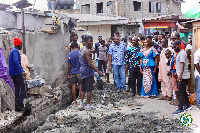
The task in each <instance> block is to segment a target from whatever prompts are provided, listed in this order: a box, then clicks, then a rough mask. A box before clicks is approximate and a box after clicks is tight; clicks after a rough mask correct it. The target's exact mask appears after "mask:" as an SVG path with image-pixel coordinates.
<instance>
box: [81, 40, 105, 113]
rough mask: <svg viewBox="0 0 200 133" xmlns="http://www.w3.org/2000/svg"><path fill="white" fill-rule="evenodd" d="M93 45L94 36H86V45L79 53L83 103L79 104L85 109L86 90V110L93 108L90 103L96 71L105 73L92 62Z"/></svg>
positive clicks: (100, 73)
mask: <svg viewBox="0 0 200 133" xmlns="http://www.w3.org/2000/svg"><path fill="white" fill-rule="evenodd" d="M92 47H93V37H92V36H87V37H86V45H85V46H83V47H82V48H81V50H80V53H79V60H80V63H81V68H80V72H81V91H82V95H81V103H80V106H79V109H80V110H83V99H84V97H85V92H86V91H87V106H86V110H92V109H93V108H92V107H91V105H90V101H91V97H92V90H93V83H94V72H93V70H94V71H96V72H97V73H98V74H99V76H103V73H102V72H100V71H99V70H98V69H97V68H96V67H95V65H94V64H93V62H92V56H91V52H90V51H91V49H92Z"/></svg>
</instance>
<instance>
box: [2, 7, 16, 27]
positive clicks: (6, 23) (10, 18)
mask: <svg viewBox="0 0 200 133" xmlns="http://www.w3.org/2000/svg"><path fill="white" fill-rule="evenodd" d="M0 16H1V17H0V27H3V28H16V27H17V17H16V15H14V13H12V12H6V11H0Z"/></svg>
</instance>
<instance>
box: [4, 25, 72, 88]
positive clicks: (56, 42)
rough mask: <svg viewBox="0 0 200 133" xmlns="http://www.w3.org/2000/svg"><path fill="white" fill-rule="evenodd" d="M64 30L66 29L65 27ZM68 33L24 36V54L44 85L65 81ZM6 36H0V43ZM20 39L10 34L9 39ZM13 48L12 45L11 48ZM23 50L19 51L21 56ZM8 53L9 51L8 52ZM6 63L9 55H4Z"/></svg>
mask: <svg viewBox="0 0 200 133" xmlns="http://www.w3.org/2000/svg"><path fill="white" fill-rule="evenodd" d="M65 29H68V27H66V28H65ZM69 36H70V33H69V32H67V31H66V30H65V32H64V34H63V33H62V32H61V30H60V29H58V31H57V33H56V34H48V33H30V34H26V54H27V57H28V59H29V63H30V64H34V65H35V68H36V71H37V73H38V74H39V75H40V76H41V77H42V78H44V79H45V82H46V84H49V85H50V84H53V83H55V81H58V80H62V81H63V80H66V77H67V76H66V75H67V74H66V73H67V55H68V53H69V51H66V49H65V47H66V45H67V44H69V39H68V38H69ZM6 37H7V35H0V43H3V40H4V39H5V38H6ZM15 37H19V38H22V37H21V34H11V39H12V40H13V39H14V38H15ZM12 47H14V45H13V46H12ZM22 51H23V50H20V54H22ZM9 52H10V51H9ZM4 56H5V58H6V60H7V62H9V61H8V59H9V53H8V52H6V54H4Z"/></svg>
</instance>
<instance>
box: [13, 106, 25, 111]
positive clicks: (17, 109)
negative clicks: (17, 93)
mask: <svg viewBox="0 0 200 133" xmlns="http://www.w3.org/2000/svg"><path fill="white" fill-rule="evenodd" d="M24 110H25V108H24V107H15V111H24Z"/></svg>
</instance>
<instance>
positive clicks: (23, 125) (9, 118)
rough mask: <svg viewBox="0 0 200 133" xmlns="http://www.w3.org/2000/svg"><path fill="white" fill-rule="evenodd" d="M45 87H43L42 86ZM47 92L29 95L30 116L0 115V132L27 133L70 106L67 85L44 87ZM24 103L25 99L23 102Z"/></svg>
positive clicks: (16, 113)
mask: <svg viewBox="0 0 200 133" xmlns="http://www.w3.org/2000/svg"><path fill="white" fill-rule="evenodd" d="M44 87H45V86H44ZM47 88H48V90H47V91H46V92H45V93H43V94H42V95H29V96H28V97H29V98H28V100H29V101H30V104H32V112H31V115H30V116H27V117H24V116H22V112H15V111H6V112H4V113H2V114H1V115H0V132H1V133H7V132H12V133H13V132H16V133H23V132H25V133H28V132H31V131H33V130H34V129H35V128H37V127H38V126H39V125H41V124H43V123H44V122H45V120H46V118H47V116H49V115H50V114H54V113H55V112H57V111H59V110H60V109H63V108H66V107H67V106H69V105H70V104H71V101H72V100H71V99H72V97H71V90H70V89H69V88H70V86H69V84H68V83H65V84H61V85H59V86H57V87H55V88H51V87H50V86H46V89H47ZM24 102H26V99H25V100H24Z"/></svg>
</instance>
